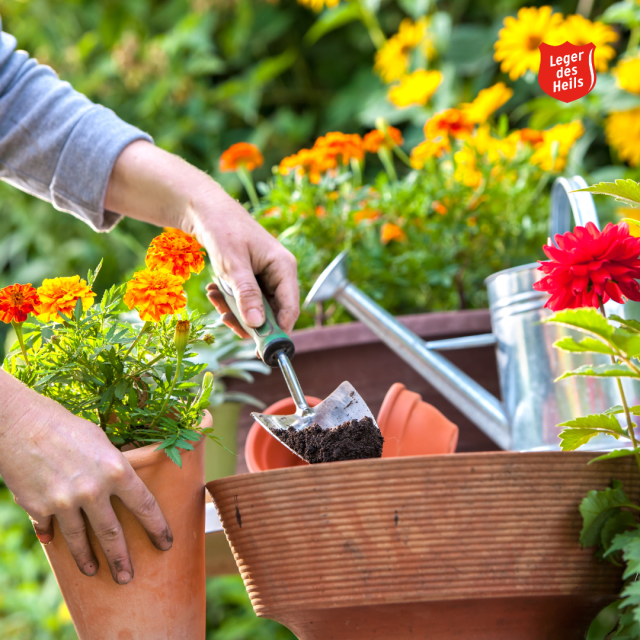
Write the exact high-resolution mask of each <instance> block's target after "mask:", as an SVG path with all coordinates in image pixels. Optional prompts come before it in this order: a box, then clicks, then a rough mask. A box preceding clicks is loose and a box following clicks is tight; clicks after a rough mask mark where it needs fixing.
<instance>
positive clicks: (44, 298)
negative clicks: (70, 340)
mask: <svg viewBox="0 0 640 640" xmlns="http://www.w3.org/2000/svg"><path fill="white" fill-rule="evenodd" d="M38 296H39V298H40V306H39V307H38V308H37V309H36V313H37V315H38V319H39V320H42V321H43V322H50V321H52V320H54V321H55V320H57V321H59V320H60V316H59V315H58V312H60V313H61V314H62V315H65V316H67V317H69V318H70V317H71V316H73V313H74V311H75V308H76V302H78V300H82V308H83V309H84V310H85V311H86V310H87V309H88V308H89V307H90V306H91V305H92V304H93V299H94V298H95V297H96V294H95V293H94V292H93V291H91V288H90V287H89V285H88V284H87V281H86V280H81V279H80V276H71V277H69V278H51V279H48V280H44V281H43V282H42V286H41V287H39V288H38Z"/></svg>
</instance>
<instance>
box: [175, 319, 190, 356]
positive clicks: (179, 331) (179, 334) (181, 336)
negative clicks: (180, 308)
mask: <svg viewBox="0 0 640 640" xmlns="http://www.w3.org/2000/svg"><path fill="white" fill-rule="evenodd" d="M190 326H191V325H190V324H189V321H188V320H178V322H177V323H176V332H175V335H174V338H173V341H174V344H175V345H176V351H177V352H178V355H182V354H183V353H184V351H185V349H186V348H187V343H188V342H189V329H190Z"/></svg>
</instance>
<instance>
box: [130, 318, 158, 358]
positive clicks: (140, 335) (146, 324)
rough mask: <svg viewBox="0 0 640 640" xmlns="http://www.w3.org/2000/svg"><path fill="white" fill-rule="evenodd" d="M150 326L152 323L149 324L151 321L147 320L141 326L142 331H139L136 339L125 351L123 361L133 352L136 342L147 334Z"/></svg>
mask: <svg viewBox="0 0 640 640" xmlns="http://www.w3.org/2000/svg"><path fill="white" fill-rule="evenodd" d="M152 325H153V322H151V320H147V321H146V322H145V323H144V324H143V325H142V329H140V333H139V334H138V335H137V337H136V339H135V340H134V341H133V342H132V343H131V346H130V347H129V348H128V349H127V352H126V353H125V354H124V358H123V360H126V359H127V356H128V355H129V354H130V353H131V351H133V347H135V346H136V345H137V344H138V341H139V340H140V338H142V336H143V335H144V334H145V333H147V331H149V329H151V326H152Z"/></svg>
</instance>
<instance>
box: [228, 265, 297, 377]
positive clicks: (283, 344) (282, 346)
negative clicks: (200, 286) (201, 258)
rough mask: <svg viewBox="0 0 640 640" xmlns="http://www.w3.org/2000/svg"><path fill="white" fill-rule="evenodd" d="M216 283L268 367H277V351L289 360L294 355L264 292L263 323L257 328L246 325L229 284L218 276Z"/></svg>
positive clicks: (293, 348)
mask: <svg viewBox="0 0 640 640" xmlns="http://www.w3.org/2000/svg"><path fill="white" fill-rule="evenodd" d="M216 284H217V285H218V289H220V291H221V293H222V295H223V296H224V299H225V301H226V303H227V304H228V305H229V309H231V312H232V313H233V315H234V316H235V317H236V318H237V319H238V322H239V323H240V325H241V326H242V328H243V329H244V330H245V331H246V332H247V333H248V334H249V335H250V336H251V337H252V338H253V340H254V342H255V343H256V347H257V348H258V353H259V354H260V357H261V358H262V361H263V362H264V363H265V364H268V365H269V366H270V367H272V368H274V369H277V368H278V366H279V365H278V353H280V352H281V351H284V353H285V354H286V355H287V357H288V358H289V360H291V359H292V358H293V356H294V355H295V351H296V350H295V347H294V345H293V341H292V340H291V338H290V337H289V336H288V335H287V334H286V333H285V332H284V331H283V330H282V329H281V328H280V327H279V326H278V324H277V322H276V318H275V316H274V315H273V310H272V309H271V306H270V305H269V303H268V302H267V299H266V298H265V295H264V293H263V294H262V304H263V306H264V311H265V315H266V318H267V319H266V320H265V322H264V324H263V325H262V326H260V327H258V328H257V329H254V328H252V327H248V326H247V325H246V324H245V323H244V320H243V319H242V316H241V315H240V310H239V309H238V303H237V302H236V299H235V297H234V295H233V290H232V289H231V287H230V286H229V284H228V283H227V282H226V281H225V280H223V279H222V278H220V277H216Z"/></svg>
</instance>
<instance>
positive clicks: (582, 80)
mask: <svg viewBox="0 0 640 640" xmlns="http://www.w3.org/2000/svg"><path fill="white" fill-rule="evenodd" d="M539 49H540V71H539V73H538V84H539V85H540V88H541V89H542V90H543V91H544V92H545V93H546V94H547V95H549V96H551V97H552V98H556V99H557V100H562V102H573V100H577V99H578V98H582V97H583V96H586V95H587V93H589V91H591V90H592V89H593V87H595V86H596V70H595V66H594V64H593V54H594V51H595V50H596V45H595V44H593V43H590V44H584V45H582V46H580V47H578V46H576V45H575V44H571V43H570V42H565V43H564V44H561V45H559V46H557V47H554V46H552V45H550V44H545V43H544V42H543V43H542V44H541V45H540V47H539Z"/></svg>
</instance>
